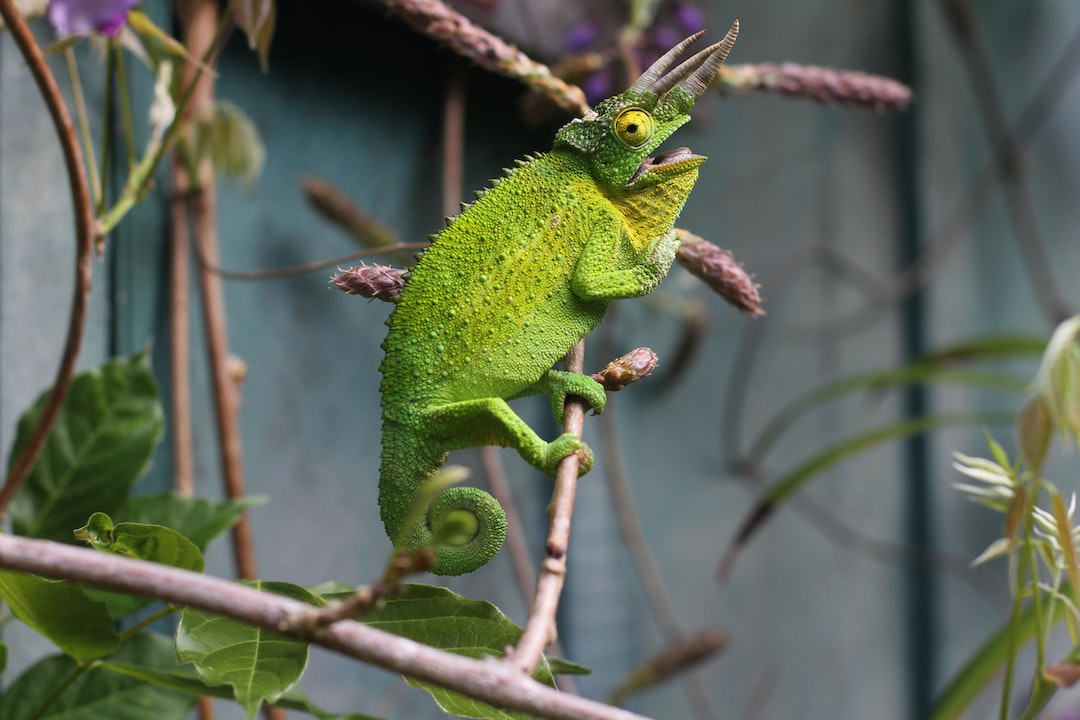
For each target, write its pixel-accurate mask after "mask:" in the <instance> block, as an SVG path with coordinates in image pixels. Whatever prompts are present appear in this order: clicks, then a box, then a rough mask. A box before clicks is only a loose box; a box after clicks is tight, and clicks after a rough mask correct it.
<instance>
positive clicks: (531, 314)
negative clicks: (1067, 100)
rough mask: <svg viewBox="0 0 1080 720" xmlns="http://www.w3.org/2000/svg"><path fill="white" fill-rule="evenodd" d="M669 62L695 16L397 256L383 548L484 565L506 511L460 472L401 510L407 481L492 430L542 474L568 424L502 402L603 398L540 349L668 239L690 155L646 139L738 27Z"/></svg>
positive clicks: (448, 571)
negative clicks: (416, 254) (458, 478)
mask: <svg viewBox="0 0 1080 720" xmlns="http://www.w3.org/2000/svg"><path fill="white" fill-rule="evenodd" d="M738 32H739V23H738V21H735V23H734V24H733V25H732V26H731V29H730V30H729V31H728V32H727V34H726V35H725V37H724V39H723V40H721V41H720V42H718V43H716V44H714V45H711V46H709V47H708V48H706V49H704V50H702V51H701V52H699V53H697V54H695V55H693V56H692V57H690V58H688V59H686V60H685V61H683V62H681V63H679V64H677V65H676V62H677V61H678V60H679V58H680V57H681V56H682V55H683V53H684V52H685V51H686V50H687V48H688V47H689V46H690V45H691V44H693V43H694V42H695V41H696V40H698V39H699V38H700V37H701V36H702V35H703V34H704V31H702V32H699V33H697V34H695V35H691V36H690V37H688V38H686V39H685V40H683V41H682V42H680V43H678V44H677V45H675V46H674V47H673V48H671V49H670V50H669V51H668V52H667V53H665V54H664V55H663V56H662V57H660V58H659V59H658V60H657V61H656V62H655V63H653V64H652V65H651V66H650V67H649V68H648V69H647V70H645V72H644V73H642V75H641V76H640V77H639V78H638V79H637V80H636V81H635V82H634V83H633V84H632V85H631V86H630V87H629V88H628V89H627V90H625V91H624V92H622V93H620V94H618V95H615V96H613V97H610V98H608V99H606V100H603V101H601V102H600V103H598V104H597V105H596V107H595V109H593V110H590V111H588V112H587V113H585V115H584V116H583V117H581V118H575V119H574V120H571V121H570V122H569V123H568V124H566V125H565V126H563V127H562V128H561V129H560V130H559V131H558V132H557V133H556V135H555V140H554V143H553V147H552V149H551V151H550V152H548V153H546V154H538V155H535V156H526V158H525V159H524V160H519V161H517V164H516V167H514V168H512V169H510V170H507V171H506V174H505V176H504V177H502V178H500V179H497V180H492V181H491V185H490V187H489V188H487V189H486V190H481V191H478V192H477V199H476V200H475V201H474V202H473V203H472V204H470V205H463V206H462V207H463V210H462V212H461V213H460V214H459V215H458V216H457V217H455V218H448V219H447V227H446V228H445V229H444V230H442V231H441V232H439V233H437V234H436V235H433V236H432V238H431V239H432V242H431V245H430V246H429V247H428V248H427V249H426V250H425V251H424V252H423V254H422V255H421V256H420V259H419V261H418V262H417V264H416V265H415V266H413V268H412V269H410V270H409V272H408V274H407V282H406V283H405V285H404V287H403V288H402V290H401V293H400V296H399V297H398V298H397V302H396V303H395V307H394V310H393V312H392V313H391V314H390V316H389V317H388V319H387V321H386V324H387V326H388V327H389V330H388V332H387V335H386V338H385V340H384V341H383V343H382V349H383V350H384V357H383V361H382V364H381V365H380V371H381V373H382V382H381V385H380V392H381V396H382V455H381V459H380V467H379V509H380V515H381V519H382V522H383V524H384V526H385V529H386V532H387V535H389V537H390V539H391V541H392V542H393V543H394V544H395V546H396V547H397V548H398V549H399V550H402V549H403V550H412V549H417V548H420V547H423V546H433V547H434V560H433V565H432V567H431V568H430V569H431V571H432V572H433V573H435V574H438V575H461V574H464V573H468V572H472V571H474V570H476V569H477V568H479V567H481V566H483V565H484V564H485V563H487V562H488V560H490V559H491V558H492V557H493V556H494V555H495V553H496V552H497V551H498V550H499V548H500V547H501V545H502V542H503V540H504V538H505V536H506V529H507V524H506V514H505V512H504V511H503V509H502V507H501V506H500V505H499V503H498V501H496V500H495V499H494V498H493V497H492V496H491V495H489V494H488V493H486V492H484V491H482V490H479V489H477V488H471V487H450V488H447V489H444V490H442V491H440V492H439V493H437V494H436V495H435V496H434V497H433V498H432V499H431V501H430V504H429V505H428V508H427V511H426V516H425V517H421V519H420V521H419V522H415V523H412V522H408V524H409V525H412V527H405V524H406V523H407V519H408V518H410V517H415V514H412V515H411V510H412V506H413V503H414V500H415V498H416V497H417V493H418V491H419V490H420V488H421V487H422V486H423V485H424V484H425V483H427V482H428V481H430V480H431V479H432V478H433V477H435V475H436V474H437V472H438V471H439V469H440V468H441V467H442V465H443V464H444V463H445V461H446V458H447V454H448V453H449V451H451V450H455V449H459V448H465V447H475V446H481V445H498V446H503V447H509V448H512V449H514V450H516V451H517V453H518V454H519V455H520V456H521V458H522V459H523V460H525V461H526V462H527V463H529V464H530V465H532V466H533V467H535V468H537V469H538V470H540V471H541V472H543V473H545V474H547V475H549V476H552V477H554V475H555V471H556V467H557V466H558V464H559V462H560V461H561V460H562V459H563V458H564V457H566V456H568V455H570V454H572V453H579V456H580V458H581V463H580V468H579V473H580V474H584V473H585V472H587V471H588V470H589V468H590V467H591V465H592V453H591V451H590V450H589V449H588V447H587V446H586V445H585V444H584V443H583V442H582V441H581V440H580V439H579V438H577V437H576V436H575V435H573V434H572V433H564V434H562V435H560V436H559V437H557V438H555V439H554V440H552V441H550V442H547V441H544V440H543V439H541V438H540V436H539V435H537V433H536V432H535V431H534V430H533V429H532V428H531V427H529V425H527V424H526V423H525V421H524V420H522V419H521V418H520V417H519V416H518V415H517V414H516V413H515V412H514V411H513V410H512V409H511V408H510V406H509V405H508V404H507V401H508V400H512V399H515V398H521V397H525V396H529V395H536V394H546V395H547V396H548V397H549V399H550V401H551V409H552V413H553V414H554V416H555V419H556V421H557V422H558V423H559V424H560V425H561V424H562V421H563V403H564V401H565V400H566V397H567V396H568V395H574V396H577V397H580V398H582V399H584V401H585V402H586V403H587V404H588V405H589V406H590V407H591V409H592V410H593V412H597V413H599V412H601V411H602V410H603V409H604V405H605V402H606V396H605V391H604V388H603V386H602V385H601V384H600V383H598V382H597V381H596V380H594V379H593V378H591V377H589V376H587V375H583V374H578V373H571V372H566V371H563V370H557V369H554V365H555V364H556V363H557V362H558V361H559V360H560V359H561V358H562V357H563V356H564V355H565V354H566V353H567V352H568V351H569V350H570V348H571V347H573V345H574V344H576V343H577V342H578V341H579V340H581V339H582V338H584V337H585V336H586V335H588V334H589V332H590V331H591V330H592V329H593V328H594V327H595V326H596V325H597V324H598V323H599V322H600V320H601V319H602V318H603V317H604V313H605V312H606V310H607V308H608V306H609V304H610V303H611V301H613V300H619V299H625V298H634V297H640V296H643V295H646V294H648V293H649V292H651V291H652V290H653V289H654V288H655V287H656V286H657V285H658V284H659V283H660V281H661V280H663V278H664V277H665V276H666V275H667V273H668V270H669V269H670V267H671V264H672V261H673V260H674V258H675V254H676V251H677V250H678V248H679V241H678V239H677V238H676V234H675V230H674V223H675V220H676V218H677V217H678V216H679V213H680V212H681V211H682V208H683V205H684V203H685V202H686V200H687V198H688V197H689V195H690V191H691V190H692V189H693V187H694V184H695V182H696V181H697V177H698V168H699V167H700V166H701V164H702V163H703V162H705V157H704V156H701V155H695V154H694V153H692V152H691V151H690V149H689V148H686V147H679V148H675V149H672V150H667V151H666V152H661V153H658V154H657V155H655V156H651V155H650V153H652V152H653V151H654V150H656V149H657V147H658V146H659V145H660V144H661V143H662V142H664V141H665V140H666V139H667V138H668V137H669V136H670V135H671V134H672V133H674V132H675V131H676V130H677V129H678V128H679V127H680V126H682V125H683V124H684V123H686V122H687V121H688V120H689V119H690V111H691V110H692V109H693V107H694V102H695V100H697V99H698V98H700V97H701V96H702V95H703V94H704V92H705V90H706V88H707V87H708V86H709V84H710V83H711V82H712V81H713V79H714V78H715V77H716V75H717V73H718V72H719V69H720V66H721V64H722V63H723V62H724V60H725V59H726V58H727V55H728V53H729V52H730V51H731V48H732V46H733V45H734V43H735V39H736V37H737V36H738Z"/></svg>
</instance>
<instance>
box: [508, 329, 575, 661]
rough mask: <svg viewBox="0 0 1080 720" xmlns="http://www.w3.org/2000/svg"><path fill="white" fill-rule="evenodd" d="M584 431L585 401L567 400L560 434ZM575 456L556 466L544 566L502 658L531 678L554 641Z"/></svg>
mask: <svg viewBox="0 0 1080 720" xmlns="http://www.w3.org/2000/svg"><path fill="white" fill-rule="evenodd" d="M565 365H566V370H567V371H568V372H575V373H580V372H582V371H583V369H584V367H585V341H584V340H581V341H579V342H578V343H577V344H576V345H574V347H572V348H571V349H570V352H568V353H567V354H566V363H565ZM584 427H585V401H584V400H582V399H580V398H577V397H574V396H572V395H571V396H567V398H566V410H565V414H564V416H563V432H568V433H573V434H574V435H576V436H578V437H579V438H580V437H581V433H582V430H583V429H584ZM580 462H581V459H580V457H579V456H578V453H571V454H570V455H567V456H566V457H565V458H563V459H562V462H560V463H559V468H558V471H557V472H556V475H555V492H554V494H553V495H552V497H551V506H550V507H549V508H548V512H549V513H550V514H551V522H550V524H549V526H548V535H547V542H546V543H545V545H544V555H545V557H544V563H543V566H542V568H541V570H540V577H539V578H538V579H537V582H536V595H535V596H534V597H533V604H532V608H531V609H530V610H529V617H528V619H527V620H526V621H525V630H524V632H523V633H522V634H521V639H520V640H519V641H518V644H517V647H516V648H514V650H513V651H512V652H511V653H509V654H508V655H507V656H506V659H505V662H506V663H508V664H510V665H511V666H513V667H514V668H516V669H517V670H518V671H519V672H522V673H525V674H526V675H532V672H533V670H534V669H535V668H536V664H537V663H538V662H539V661H540V656H541V655H542V654H543V652H544V648H545V647H547V646H548V645H549V644H551V642H552V641H553V640H554V639H555V612H556V611H557V610H558V609H559V596H560V595H561V594H562V589H563V585H564V584H565V582H566V555H567V552H568V550H569V545H570V523H571V520H572V519H573V515H574V497H575V495H576V493H577V479H578V465H579V464H580Z"/></svg>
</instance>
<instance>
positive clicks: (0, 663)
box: [0, 642, 8, 673]
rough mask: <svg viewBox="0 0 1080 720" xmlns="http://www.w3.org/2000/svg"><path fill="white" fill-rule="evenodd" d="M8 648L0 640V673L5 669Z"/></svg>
mask: <svg viewBox="0 0 1080 720" xmlns="http://www.w3.org/2000/svg"><path fill="white" fill-rule="evenodd" d="M7 659H8V649H7V645H5V644H4V643H2V642H0V673H2V672H4V671H5V670H7Z"/></svg>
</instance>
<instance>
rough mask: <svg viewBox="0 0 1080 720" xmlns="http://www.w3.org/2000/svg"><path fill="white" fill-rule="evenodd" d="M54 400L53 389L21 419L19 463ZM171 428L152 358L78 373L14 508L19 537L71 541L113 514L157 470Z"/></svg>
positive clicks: (14, 525)
mask: <svg viewBox="0 0 1080 720" xmlns="http://www.w3.org/2000/svg"><path fill="white" fill-rule="evenodd" d="M47 398H48V391H46V392H45V393H43V394H42V395H41V396H40V397H39V398H38V399H37V401H36V402H35V403H34V405H33V407H31V408H30V409H29V410H28V411H26V412H25V413H24V414H23V416H22V418H21V419H20V420H19V430H18V435H17V437H16V439H15V446H14V448H13V449H12V452H11V459H12V460H11V461H12V462H13V461H14V458H16V457H17V456H18V455H19V453H21V452H22V448H23V447H24V446H25V445H26V442H27V441H28V440H29V439H30V433H31V431H32V430H33V427H34V425H35V424H36V423H37V420H38V418H39V417H40V416H41V412H42V410H43V408H44V405H45V401H46V400H47ZM163 427H164V422H163V420H162V413H161V402H160V400H159V398H158V391H157V386H156V384H155V383H154V376H153V373H152V372H151V370H150V362H149V360H148V359H147V355H146V353H139V354H138V355H135V356H134V357H132V358H130V359H126V358H121V359H117V360H111V361H109V362H107V363H105V364H104V365H103V366H101V367H100V368H97V369H94V370H90V371H88V372H85V373H80V374H79V375H76V376H75V379H74V380H73V381H72V383H71V391H70V392H69V394H68V397H67V399H66V400H65V401H64V405H63V407H62V408H61V410H60V413H59V415H58V417H57V419H56V425H55V426H54V427H53V431H52V433H51V434H50V435H49V438H48V440H46V442H45V447H44V449H43V450H42V452H41V456H40V457H39V458H38V460H37V463H36V464H35V465H34V468H33V470H31V472H30V475H29V476H28V477H27V479H26V484H25V485H23V487H22V489H21V490H20V491H19V493H18V495H16V496H15V499H14V500H13V502H12V503H11V520H12V529H13V530H14V532H15V533H16V534H18V535H26V536H30V537H38V538H47V539H50V540H59V541H61V542H69V543H70V542H72V541H73V538H72V535H71V533H72V531H73V530H74V529H75V528H77V527H79V526H80V525H81V524H82V523H83V521H84V520H85V519H86V518H87V517H89V516H90V514H91V513H93V512H95V511H102V512H105V513H110V514H113V513H114V512H115V510H116V509H117V508H119V507H120V505H121V504H122V503H123V502H124V500H125V499H126V498H127V496H128V493H129V492H130V490H131V487H132V486H133V485H134V484H135V482H136V481H137V480H138V479H139V478H140V477H142V475H143V473H144V472H145V471H146V468H147V467H148V466H149V464H150V458H151V457H152V456H153V452H154V448H155V446H156V445H157V442H158V439H159V438H160V437H161V432H162V428H163Z"/></svg>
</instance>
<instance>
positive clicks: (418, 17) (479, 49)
mask: <svg viewBox="0 0 1080 720" xmlns="http://www.w3.org/2000/svg"><path fill="white" fill-rule="evenodd" d="M381 2H382V4H384V5H385V6H386V7H387V9H389V10H390V11H391V13H393V14H395V15H397V16H399V17H401V18H402V19H403V20H404V21H405V22H406V23H407V24H408V25H409V26H410V27H412V28H413V29H414V30H417V31H418V32H421V33H424V34H425V35H427V36H428V37H431V38H433V39H435V40H438V41H439V42H441V43H443V44H444V45H446V46H447V47H448V48H450V49H451V50H453V51H454V52H456V53H457V54H458V55H461V56H462V57H466V58H468V59H469V60H472V61H473V62H475V63H476V64H477V65H479V66H480V67H482V68H484V69H485V70H489V71H491V72H493V73H497V74H499V75H504V76H506V77H509V78H514V79H515V80H519V81H520V82H522V83H524V84H526V85H528V86H529V87H530V88H531V89H533V90H536V91H537V92H541V93H543V94H544V95H546V96H548V97H549V98H551V99H552V100H554V101H555V102H556V103H557V104H558V105H559V106H560V107H562V108H564V109H566V110H568V111H570V112H573V113H577V114H578V115H584V114H585V113H586V112H587V111H588V110H589V104H588V102H587V101H586V100H585V93H584V92H582V91H581V88H579V87H577V86H576V85H569V84H567V83H566V82H565V81H563V80H560V79H559V78H557V77H555V76H554V75H553V74H552V72H551V70H550V69H548V67H547V66H546V65H543V64H541V63H538V62H536V61H535V60H533V59H532V58H530V57H529V56H528V55H526V54H525V53H523V52H521V51H520V50H518V49H517V48H516V47H514V46H513V45H510V44H508V43H507V42H506V41H505V40H503V39H502V38H500V37H498V36H496V35H492V34H491V33H489V32H488V31H487V30H484V29H483V28H481V27H478V26H477V25H474V24H473V23H472V22H470V21H469V20H468V19H466V18H465V17H464V16H463V15H460V14H459V13H457V12H456V11H454V10H453V9H451V8H449V7H447V6H446V5H445V4H443V3H441V2H439V1H438V0H381Z"/></svg>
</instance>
